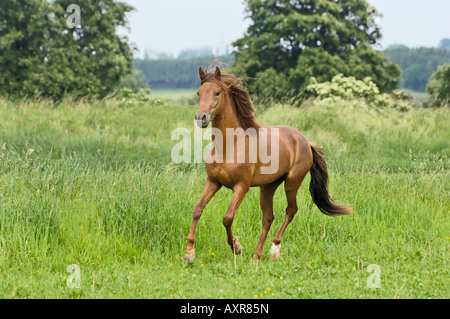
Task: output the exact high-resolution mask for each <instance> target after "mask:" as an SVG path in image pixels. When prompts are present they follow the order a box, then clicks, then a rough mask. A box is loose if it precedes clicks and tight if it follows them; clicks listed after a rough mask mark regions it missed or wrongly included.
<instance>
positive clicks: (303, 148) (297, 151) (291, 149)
mask: <svg viewBox="0 0 450 319" xmlns="http://www.w3.org/2000/svg"><path fill="white" fill-rule="evenodd" d="M199 76H200V80H201V87H200V89H199V90H198V92H197V94H198V96H199V103H198V104H199V109H198V113H197V114H196V115H195V120H196V121H197V124H198V125H199V126H200V127H202V128H206V127H207V126H208V125H209V123H210V122H211V123H212V128H213V129H216V130H220V132H221V133H222V134H216V135H215V136H212V143H211V149H210V151H209V154H208V157H211V156H213V157H215V158H216V160H215V161H212V162H211V160H209V161H208V157H207V158H206V159H205V162H206V163H205V167H206V172H207V175H208V177H207V180H206V184H205V187H204V190H203V193H202V195H201V198H200V200H199V201H198V203H197V205H196V206H195V208H194V212H193V219H192V224H191V228H190V231H189V235H188V237H187V247H186V250H185V261H187V262H192V261H193V260H194V258H195V250H194V241H195V231H196V228H197V222H198V220H199V218H200V216H201V215H202V212H203V209H204V208H205V206H206V205H207V204H208V202H209V201H210V200H211V198H212V197H213V196H214V194H215V193H216V192H217V191H218V190H219V189H220V188H221V187H222V186H225V187H227V188H229V189H231V190H232V191H233V197H232V200H231V203H230V205H229V207H228V209H227V211H226V213H225V215H224V216H223V225H224V226H225V229H226V233H227V237H228V244H229V245H230V247H231V250H232V252H233V253H235V254H239V253H241V252H242V247H241V244H240V243H239V242H238V241H237V240H236V238H235V237H234V236H233V233H232V231H231V225H232V223H233V219H234V216H235V214H236V211H237V209H238V207H239V205H240V204H241V202H242V200H243V199H244V196H245V194H247V192H248V191H249V189H250V187H255V186H259V187H260V205H261V210H262V213H263V216H262V232H261V236H260V238H259V242H258V244H257V246H256V250H255V252H254V255H253V259H252V260H253V261H255V262H258V261H259V260H260V259H261V256H262V252H263V247H264V242H265V241H266V237H267V233H268V232H269V229H270V226H271V224H272V221H273V219H274V214H273V196H274V193H275V191H276V189H277V188H278V186H279V185H280V184H281V183H282V182H284V190H285V192H286V198H287V208H286V215H285V218H284V222H283V224H282V226H281V228H280V230H279V231H278V233H277V235H276V236H275V238H274V239H273V244H272V247H271V249H270V256H271V259H273V260H276V259H277V258H278V257H279V256H280V243H281V238H282V236H283V233H284V231H285V230H286V227H287V226H288V225H289V223H290V222H291V221H292V219H293V217H294V215H295V214H296V213H297V201H296V195H297V191H298V189H299V187H300V185H301V183H302V181H303V179H304V178H305V175H306V174H307V173H308V171H309V172H310V174H311V182H310V186H309V190H310V193H311V196H312V199H313V201H314V203H315V204H316V205H317V207H318V208H319V209H320V211H321V212H322V213H324V214H327V215H330V216H337V215H348V214H352V213H353V211H352V209H351V208H350V207H348V206H345V205H341V204H339V203H337V202H333V201H332V200H331V198H330V196H329V194H328V190H327V181H328V173H327V166H326V163H325V158H324V153H323V151H322V149H321V148H320V147H319V146H317V145H316V144H314V143H312V142H309V141H308V140H307V139H306V137H305V136H303V134H301V133H300V132H299V131H297V130H296V129H294V128H292V127H288V126H276V127H267V128H261V127H260V125H259V124H258V123H257V121H256V119H255V117H254V116H253V114H254V109H253V104H252V102H251V100H250V96H249V94H248V91H247V89H246V88H245V86H244V85H243V81H242V79H239V78H237V77H235V76H233V75H231V74H222V72H221V71H220V69H219V67H216V69H215V72H207V71H205V70H204V69H203V68H202V67H200V68H199ZM239 128H240V130H239ZM230 129H235V131H233V132H237V133H234V134H235V136H233V137H232V138H231V139H229V138H227V134H229V133H230V132H232V131H230ZM248 129H253V130H254V131H256V132H257V135H256V141H257V144H258V148H259V149H260V150H261V149H262V148H264V147H266V148H267V150H268V149H271V150H272V151H271V153H272V154H271V155H272V156H278V158H277V160H278V162H277V164H278V167H276V169H275V170H274V171H273V172H271V173H265V174H264V173H263V172H262V169H263V168H267V166H268V165H269V163H263V162H262V161H261V158H260V157H261V156H260V154H259V155H257V156H256V161H249V160H248V159H247V158H249V157H250V156H251V155H252V154H250V148H251V145H250V143H251V138H250V134H245V132H244V130H246V132H247V130H248ZM262 129H264V130H262ZM275 131H276V133H277V135H278V136H277V140H276V142H277V143H278V145H269V144H271V141H273V139H272V138H271V137H272V135H273V134H275V133H274V132H275ZM261 132H263V133H261ZM262 134H265V135H266V136H265V139H264V142H262V143H261V140H263V138H262ZM239 135H241V137H242V135H243V136H244V138H245V139H244V140H245V143H244V144H242V143H241V145H239V143H238V144H233V145H234V148H233V145H232V146H231V147H227V143H228V144H230V142H233V141H234V140H236V139H237V138H239V137H240V136H239ZM228 137H229V136H228ZM241 141H242V140H241ZM272 143H273V142H272ZM259 144H262V145H259ZM265 144H267V145H266V146H264V145H265ZM274 146H277V147H278V154H276V150H275V152H274V149H275V147H274ZM242 147H245V155H246V159H247V160H246V161H239V160H238V159H237V156H238V152H239V151H242V150H240V149H238V148H242ZM232 148H233V149H232ZM229 149H231V150H232V152H231V153H232V154H231V156H230V154H228V153H229V152H228V150H229ZM223 150H227V152H223ZM233 150H234V152H233ZM254 155H255V154H253V156H254ZM217 159H220V160H217Z"/></svg>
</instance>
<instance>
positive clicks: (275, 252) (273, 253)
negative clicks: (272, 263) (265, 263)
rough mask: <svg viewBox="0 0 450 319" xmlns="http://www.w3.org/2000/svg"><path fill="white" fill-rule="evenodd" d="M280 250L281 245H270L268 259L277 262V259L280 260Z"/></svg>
mask: <svg viewBox="0 0 450 319" xmlns="http://www.w3.org/2000/svg"><path fill="white" fill-rule="evenodd" d="M280 249H281V244H278V245H275V244H272V247H270V259H272V260H277V259H278V258H280Z"/></svg>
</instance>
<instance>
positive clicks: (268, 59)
mask: <svg viewBox="0 0 450 319" xmlns="http://www.w3.org/2000/svg"><path fill="white" fill-rule="evenodd" d="M246 4H247V8H246V11H247V13H248V17H249V18H250V19H251V20H252V22H253V23H252V24H251V25H250V26H249V27H248V29H247V32H246V33H245V35H244V37H243V38H241V39H239V40H237V41H235V42H234V43H233V46H234V47H235V48H236V52H235V53H236V61H235V65H234V66H233V71H234V72H235V73H237V74H238V75H240V76H244V77H247V78H248V81H247V82H248V85H249V90H250V91H251V92H253V93H256V94H259V95H263V96H272V97H275V98H278V99H282V98H284V97H289V96H294V95H297V94H299V93H301V92H303V90H304V88H305V86H306V85H307V84H308V81H309V79H310V78H311V77H312V76H314V77H315V78H316V79H317V80H319V81H329V80H331V79H332V78H333V76H335V75H337V74H339V73H341V74H343V75H344V76H355V77H356V78H357V79H361V80H362V79H364V78H366V77H371V78H372V81H373V82H374V83H376V85H377V86H378V87H379V88H380V90H381V91H382V92H389V91H391V90H393V89H394V88H396V87H397V85H398V82H399V80H400V69H399V68H398V66H396V65H394V64H393V63H391V62H390V61H389V59H388V58H387V57H386V56H385V55H384V53H383V52H381V51H377V50H374V49H373V48H372V47H371V45H373V44H376V43H377V41H378V40H379V39H380V37H381V34H380V32H379V30H378V29H376V28H375V29H372V28H370V27H369V26H368V23H367V21H368V19H369V17H370V14H371V12H370V11H368V10H367V9H368V7H369V5H368V4H367V2H366V1H365V0H347V1H342V0H339V1H324V0H290V1H277V0H246ZM254 79H257V81H254Z"/></svg>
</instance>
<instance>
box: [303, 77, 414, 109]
mask: <svg viewBox="0 0 450 319" xmlns="http://www.w3.org/2000/svg"><path fill="white" fill-rule="evenodd" d="M306 91H307V92H308V94H310V95H312V96H314V97H316V98H317V99H318V100H321V101H324V100H326V101H331V102H337V101H339V100H346V101H352V100H357V101H358V102H359V101H363V102H365V103H366V104H367V105H369V106H371V105H375V106H377V107H391V108H394V109H397V110H398V111H402V112H405V111H409V110H410V109H411V107H412V105H413V101H412V96H411V95H410V94H409V93H408V92H403V91H393V92H392V93H391V94H387V93H380V90H379V89H378V87H377V85H376V84H375V83H374V82H372V80H371V79H370V78H369V77H366V78H364V80H362V81H361V80H357V79H356V78H355V77H352V76H350V77H344V76H343V75H342V74H338V75H336V76H334V77H333V79H332V80H331V81H327V82H323V83H318V82H317V80H316V79H315V78H311V80H310V82H309V85H308V86H307V87H306Z"/></svg>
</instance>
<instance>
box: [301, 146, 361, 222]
mask: <svg viewBox="0 0 450 319" xmlns="http://www.w3.org/2000/svg"><path fill="white" fill-rule="evenodd" d="M310 145H311V151H312V154H313V164H312V167H311V169H310V171H309V172H310V173H311V183H310V184H309V192H310V193H311V197H312V199H313V201H314V203H315V204H316V205H317V207H318V208H319V209H320V211H321V212H322V213H324V214H325V215H329V216H338V215H351V214H353V210H352V209H351V208H350V207H349V206H346V205H342V204H339V203H337V202H334V201H333V200H332V199H331V198H330V195H329V194H328V189H327V185H328V172H327V163H326V162H325V157H324V153H323V150H322V149H321V148H320V147H319V146H317V145H316V144H314V143H311V142H310Z"/></svg>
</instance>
